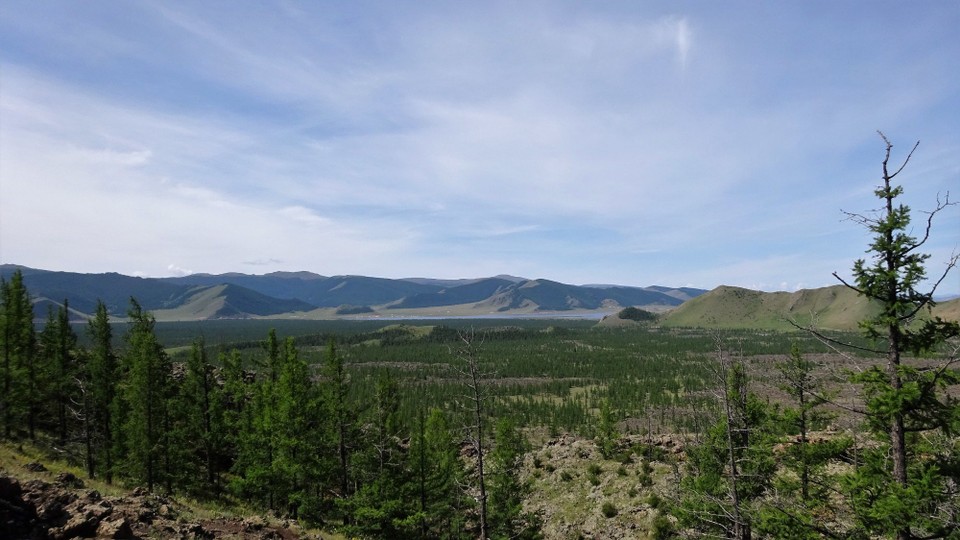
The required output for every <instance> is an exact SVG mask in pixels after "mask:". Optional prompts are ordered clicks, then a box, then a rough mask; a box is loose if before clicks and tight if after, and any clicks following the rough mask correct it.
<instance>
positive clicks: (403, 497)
mask: <svg viewBox="0 0 960 540" xmlns="http://www.w3.org/2000/svg"><path fill="white" fill-rule="evenodd" d="M399 412H400V395H399V387H398V386H397V382H396V380H395V379H394V378H393V377H392V376H391V375H390V374H389V373H386V372H384V373H381V374H380V375H379V377H378V378H377V381H376V386H375V389H374V395H373V401H372V403H371V407H370V409H369V417H368V419H367V422H365V425H364V429H363V438H364V442H365V443H366V444H364V448H365V450H364V451H361V452H359V453H358V455H357V456H356V458H357V462H358V467H357V470H356V471H355V475H356V476H357V477H358V478H359V484H360V488H359V489H358V490H357V492H356V493H354V494H353V496H352V497H351V499H350V502H349V505H348V506H349V508H350V510H351V513H352V515H353V522H354V523H355V525H353V526H352V527H350V528H348V532H352V533H354V534H358V535H362V536H372V537H376V538H405V537H410V536H411V535H412V533H413V531H415V530H416V528H415V520H411V519H410V518H411V516H412V515H413V514H415V512H416V507H415V506H412V505H410V504H407V501H409V500H411V499H412V498H413V497H412V495H413V494H414V493H415V489H413V485H412V484H411V483H410V477H409V475H408V470H407V468H406V462H407V460H406V455H405V452H404V450H403V448H401V441H402V440H403V439H404V438H405V436H406V433H405V432H404V431H403V426H402V424H401V423H400V414H399Z"/></svg>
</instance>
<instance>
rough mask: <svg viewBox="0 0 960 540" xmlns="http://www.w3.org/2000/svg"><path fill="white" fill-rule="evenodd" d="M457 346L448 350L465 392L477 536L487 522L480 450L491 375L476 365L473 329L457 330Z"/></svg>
mask: <svg viewBox="0 0 960 540" xmlns="http://www.w3.org/2000/svg"><path fill="white" fill-rule="evenodd" d="M457 338H458V341H457V347H456V348H455V349H454V350H453V351H452V352H453V354H454V356H456V358H457V359H458V360H459V362H458V364H457V366H456V368H455V369H456V370H457V372H458V373H459V375H460V378H461V380H463V381H464V386H466V389H467V393H466V394H465V395H464V396H463V403H462V406H463V407H464V408H465V409H467V410H468V411H469V417H470V420H469V422H471V423H470V424H468V425H467V426H466V432H467V442H468V444H470V446H471V448H472V449H473V451H474V453H476V456H477V467H476V470H477V486H476V487H477V488H478V490H479V492H480V495H479V497H478V501H477V502H478V503H479V504H480V538H481V540H486V539H487V538H488V537H489V523H488V521H487V483H486V476H485V471H484V464H483V460H484V452H485V451H486V445H485V444H484V438H485V431H486V427H485V425H486V424H485V422H486V415H487V400H488V399H490V394H489V390H488V388H487V381H488V380H489V379H491V378H493V376H494V375H495V374H494V373H485V372H484V371H483V370H482V368H481V366H480V347H481V346H482V345H483V339H482V338H480V339H479V340H478V338H477V336H476V333H475V332H474V330H473V329H470V330H469V331H461V332H458V333H457Z"/></svg>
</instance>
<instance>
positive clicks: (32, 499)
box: [0, 463, 317, 540]
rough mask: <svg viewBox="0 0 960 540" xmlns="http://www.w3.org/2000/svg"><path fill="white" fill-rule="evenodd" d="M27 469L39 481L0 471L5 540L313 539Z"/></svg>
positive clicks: (259, 521)
mask: <svg viewBox="0 0 960 540" xmlns="http://www.w3.org/2000/svg"><path fill="white" fill-rule="evenodd" d="M27 468H28V469H29V470H30V471H31V472H32V473H35V474H33V475H32V476H38V477H40V478H31V479H23V480H21V479H18V478H16V477H14V476H11V474H10V473H11V471H10V470H5V469H0V537H3V538H5V539H10V540H16V539H25V540H26V539H30V540H45V539H50V540H62V539H68V538H131V539H132V538H183V539H207V538H231V539H238V540H254V539H256V540H260V539H283V540H290V539H295V538H308V537H310V536H309V535H307V534H306V533H305V532H304V531H303V530H301V529H300V528H299V527H298V526H297V525H296V524H295V523H290V522H280V523H276V522H270V521H268V520H266V519H265V518H263V517H260V516H253V517H246V518H234V517H213V518H206V519H197V518H196V517H194V516H193V513H192V512H189V511H188V510H189V509H187V508H186V507H184V506H183V505H182V504H180V503H177V502H176V501H174V500H173V499H171V498H168V497H164V496H162V495H158V494H154V493H150V492H148V491H147V490H145V489H143V488H137V489H134V490H132V491H130V492H127V493H125V494H123V495H119V496H104V495H101V494H100V492H98V491H97V490H95V489H87V488H86V487H85V486H84V483H83V481H82V480H80V479H79V478H77V477H76V476H74V475H73V474H72V473H69V472H61V473H57V474H54V473H51V472H49V471H46V469H45V468H44V466H43V465H41V464H39V463H32V464H28V465H27ZM45 475H46V476H49V480H47V479H44V478H42V477H43V476H45ZM312 537H313V538H317V536H316V535H314V536H312Z"/></svg>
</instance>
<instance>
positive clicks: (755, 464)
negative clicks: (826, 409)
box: [674, 336, 776, 540]
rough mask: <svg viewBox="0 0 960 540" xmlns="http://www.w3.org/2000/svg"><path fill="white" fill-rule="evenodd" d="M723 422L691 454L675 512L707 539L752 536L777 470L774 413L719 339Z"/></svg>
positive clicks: (718, 372)
mask: <svg viewBox="0 0 960 540" xmlns="http://www.w3.org/2000/svg"><path fill="white" fill-rule="evenodd" d="M716 348H717V362H716V366H715V367H716V376H717V381H718V383H719V387H720V392H719V396H718V398H719V399H718V401H719V402H720V406H721V415H720V419H719V420H718V421H717V422H716V423H715V424H714V425H713V427H711V428H710V430H709V431H708V432H707V435H706V438H705V440H704V441H703V442H702V443H701V444H699V445H697V446H693V447H692V448H690V449H689V450H688V455H687V469H688V474H687V475H686V476H685V477H684V478H683V479H682V480H681V483H680V488H681V493H682V500H681V501H680V504H679V505H678V506H677V507H676V508H675V509H674V513H675V514H676V516H677V518H678V519H679V521H680V524H681V526H684V527H687V528H690V529H692V530H694V531H697V532H699V533H700V534H704V535H708V536H716V535H720V536H722V537H726V538H735V539H737V540H750V538H752V537H753V524H754V520H755V515H756V506H757V503H758V501H759V499H760V498H761V497H762V496H763V494H764V493H765V491H766V490H767V488H768V487H769V486H770V483H771V480H772V478H773V473H774V471H775V465H776V464H775V462H774V460H773V456H772V453H771V452H770V447H771V446H772V438H773V435H774V433H775V431H774V429H773V426H772V423H771V418H770V411H769V409H768V407H767V405H766V404H765V403H763V402H761V401H760V399H759V398H757V396H756V395H754V394H753V393H751V392H750V391H749V388H748V378H747V374H746V370H745V368H744V366H743V363H742V359H741V358H740V356H739V355H731V354H729V353H728V352H727V351H726V350H725V347H724V343H723V340H722V339H721V337H720V336H718V337H717V338H716Z"/></svg>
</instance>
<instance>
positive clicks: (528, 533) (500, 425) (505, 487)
mask: <svg viewBox="0 0 960 540" xmlns="http://www.w3.org/2000/svg"><path fill="white" fill-rule="evenodd" d="M526 451H527V441H526V439H524V438H523V434H522V433H521V432H520V430H518V429H517V426H516V424H515V423H514V422H513V420H511V419H510V418H501V419H500V420H499V421H498V422H497V425H496V428H495V432H494V448H493V451H492V452H491V455H490V465H491V467H490V537H491V538H495V539H509V538H538V537H539V523H538V520H537V519H536V516H533V515H531V514H529V513H525V512H524V511H523V497H524V495H526V493H527V491H528V489H527V486H526V485H525V484H524V483H523V482H521V480H520V468H521V466H522V465H523V456H524V454H525V453H526Z"/></svg>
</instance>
